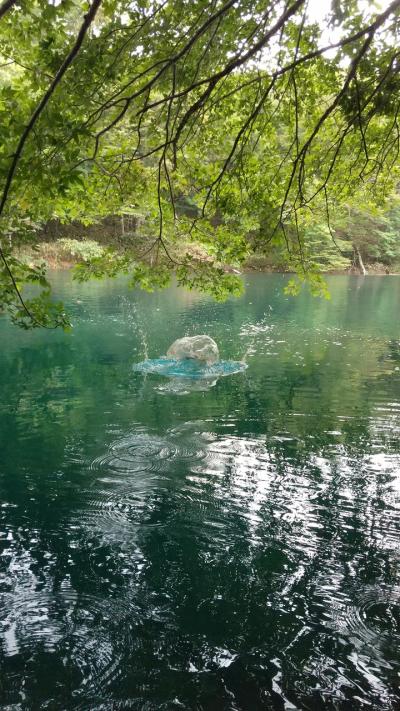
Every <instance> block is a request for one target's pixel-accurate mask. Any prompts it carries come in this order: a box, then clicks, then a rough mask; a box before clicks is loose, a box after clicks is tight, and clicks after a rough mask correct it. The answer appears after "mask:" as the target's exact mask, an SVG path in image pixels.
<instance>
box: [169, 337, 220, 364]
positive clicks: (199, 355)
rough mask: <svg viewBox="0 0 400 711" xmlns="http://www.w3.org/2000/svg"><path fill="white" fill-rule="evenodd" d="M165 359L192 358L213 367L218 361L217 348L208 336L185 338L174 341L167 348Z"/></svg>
mask: <svg viewBox="0 0 400 711" xmlns="http://www.w3.org/2000/svg"><path fill="white" fill-rule="evenodd" d="M167 358H175V359H176V360H185V358H194V359H196V360H199V361H201V362H202V363H205V364H206V365H213V363H218V361H219V352H218V346H217V344H216V343H215V341H214V340H213V339H212V338H210V336H186V337H185V338H178V340H176V341H174V343H173V344H172V345H171V346H170V347H169V348H168V351H167Z"/></svg>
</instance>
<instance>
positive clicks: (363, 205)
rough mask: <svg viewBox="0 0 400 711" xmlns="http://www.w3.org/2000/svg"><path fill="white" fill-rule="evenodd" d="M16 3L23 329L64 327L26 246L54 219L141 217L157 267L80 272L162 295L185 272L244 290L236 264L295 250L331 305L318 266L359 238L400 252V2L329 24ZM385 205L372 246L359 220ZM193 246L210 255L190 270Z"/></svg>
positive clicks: (188, 5) (222, 10) (219, 293)
mask: <svg viewBox="0 0 400 711" xmlns="http://www.w3.org/2000/svg"><path fill="white" fill-rule="evenodd" d="M7 8H8V12H6V11H5V10H4V12H1V14H0V54H1V57H2V66H1V67H0V131H1V136H2V145H1V146H0V181H1V186H2V188H1V189H2V193H0V220H1V222H2V226H1V235H2V238H1V248H0V258H1V262H2V267H1V273H0V278H1V285H2V286H1V303H2V308H3V310H6V311H10V312H11V313H12V316H13V318H14V320H15V321H16V322H18V320H19V318H20V317H21V319H22V321H21V323H22V324H23V325H25V326H26V325H32V326H33V325H38V324H44V325H48V324H49V319H50V321H51V323H52V325H55V326H56V325H63V324H64V321H63V319H64V317H63V316H62V307H60V310H59V311H57V312H55V311H54V309H55V306H54V305H51V301H50V300H49V298H50V297H49V292H48V288H49V287H48V284H47V282H46V283H44V282H43V283H42V282H41V281H40V279H39V280H38V279H37V272H36V271H35V269H36V268H30V267H27V266H26V265H25V266H24V265H23V264H22V263H20V262H19V261H18V260H17V259H16V257H15V252H13V249H14V246H16V245H18V241H21V239H22V240H23V239H25V238H26V239H28V236H27V235H25V237H24V236H23V232H24V230H23V229H20V227H19V226H20V225H24V224H31V225H37V224H39V223H43V222H45V221H46V220H49V219H52V218H58V219H60V220H61V221H63V222H66V223H68V222H70V221H72V220H80V221H81V222H83V223H84V224H90V223H91V222H96V221H98V220H99V219H100V218H101V217H103V216H105V215H108V214H134V215H137V216H138V221H139V222H140V228H139V230H138V240H139V241H140V240H141V237H142V236H144V235H145V236H146V239H148V240H149V247H148V248H146V250H145V253H143V254H142V255H140V254H137V253H136V254H135V255H134V256H133V254H129V249H128V247H127V249H126V253H124V254H122V255H117V254H116V253H113V252H106V253H104V254H93V255H92V257H93V258H90V259H89V257H90V255H89V254H87V256H86V257H85V256H83V260H84V261H85V259H87V263H86V264H83V265H82V267H81V269H80V270H78V275H79V278H87V277H88V276H95V277H101V276H103V275H105V274H111V275H115V274H117V273H118V272H120V271H123V272H125V273H129V274H131V282H132V284H135V285H141V286H142V287H144V288H148V289H149V288H158V287H161V286H164V285H165V284H167V283H168V282H169V279H170V276H171V274H172V273H175V274H176V276H177V278H178V281H179V283H181V284H183V285H185V286H187V287H189V288H201V289H205V290H207V291H209V292H210V293H212V294H213V295H214V296H215V297H216V298H225V297H226V295H227V294H229V293H237V292H238V290H239V289H240V284H239V281H238V279H237V278H236V277H235V276H234V275H233V274H227V273H226V272H225V271H224V269H223V265H224V264H225V263H228V264H230V265H232V266H237V265H239V264H240V263H241V262H242V261H243V260H244V259H245V258H246V257H247V256H248V255H249V253H250V251H251V249H255V250H256V251H258V252H261V253H263V254H269V253H271V252H274V253H275V254H276V255H279V258H280V259H281V260H282V262H283V263H284V264H285V265H286V267H287V268H291V269H295V270H296V272H297V273H298V278H299V280H300V282H302V281H304V280H306V281H308V283H310V285H311V288H312V290H313V291H318V292H320V291H321V290H322V291H323V286H322V282H321V279H320V276H319V272H320V271H321V270H322V271H323V270H325V269H326V268H328V267H332V266H335V265H336V266H337V265H340V267H339V266H338V268H341V267H343V266H344V265H345V264H348V262H349V261H350V262H351V259H352V247H351V244H350V243H351V242H352V244H353V247H354V248H357V249H358V250H359V251H360V253H363V252H364V253H365V254H367V253H368V254H369V255H371V257H373V258H379V259H382V260H387V259H391V258H392V257H393V258H394V257H396V258H397V254H398V246H397V240H396V235H397V232H396V230H397V227H398V225H397V226H396V225H395V220H393V218H390V219H391V220H392V221H391V222H390V225H392V226H393V229H392V227H390V228H389V223H387V222H386V219H387V218H386V217H382V214H383V213H382V209H383V208H384V207H385V201H386V200H387V198H388V196H390V195H392V194H393V192H394V190H395V188H396V186H397V183H398V180H399V164H398V155H399V135H400V132H399V124H398V116H399V111H400V104H399V88H400V83H399V82H400V80H399V70H400V61H399V57H398V51H397V49H396V46H397V45H396V43H397V37H398V32H399V25H400V0H393V2H391V3H390V4H387V5H386V6H385V8H384V9H381V10H379V9H377V8H376V7H375V5H374V4H371V5H370V6H369V8H365V3H362V2H361V1H360V2H358V1H357V0H341V2H339V3H338V2H336V1H335V2H334V3H332V8H331V10H330V11H329V13H328V16H327V18H326V21H320V22H316V21H315V18H313V16H312V15H311V14H310V11H309V9H308V7H307V2H306V0H292V1H291V3H289V4H286V5H284V4H282V3H281V2H278V1H277V0H270V1H269V2H267V3H266V2H265V1H262V0H256V2H254V0H239V2H237V1H236V0H235V1H234V0H226V1H225V2H223V1H222V0H215V2H212V3H210V2H205V0H190V2H189V0H174V2H172V0H165V1H164V2H160V0H157V1H156V2H155V3H148V1H147V0H137V2H135V3H132V2H131V1H130V0H92V2H91V3H90V5H88V3H87V2H86V0H64V2H61V3H49V2H48V0H32V1H31V2H29V3H28V2H25V0H11V2H9V3H7ZM326 27H328V28H329V27H330V28H334V36H335V40H334V41H332V40H331V39H330V36H329V31H327V30H326ZM346 210H347V218H348V215H349V214H350V216H353V217H351V219H352V220H353V222H352V223H351V224H350V222H351V220H350V222H347V223H345V222H344V220H345V219H347V218H345V215H346ZM374 211H376V220H375V221H374V224H373V225H371V230H370V232H369V233H368V236H367V239H365V235H364V236H363V234H362V230H363V229H364V228H363V227H362V220H360V215H370V214H371V212H372V213H373V212H374ZM353 218H354V219H353ZM367 223H368V220H367ZM368 224H369V225H370V222H369V223H368ZM16 226H17V227H16ZM16 233H18V234H21V237H20V238H19V237H17V238H15V234H16ZM350 233H351V235H350ZM249 236H250V238H249ZM29 239H31V238H30V237H29ZM188 240H189V241H192V242H193V243H194V244H196V245H199V246H200V247H201V248H202V249H204V250H205V253H206V255H207V257H206V259H205V260H196V259H194V258H192V257H189V256H187V257H185V258H184V259H183V260H177V259H176V258H175V256H174V245H176V244H178V243H181V242H183V241H188ZM10 241H11V252H10ZM345 243H348V245H349V249H346V244H345ZM89 251H90V249H89ZM149 255H150V256H151V260H150V261H151V268H149V267H148V265H147V262H148V261H149V259H148V258H149ZM41 273H42V272H41ZM43 278H44V277H43ZM32 282H35V283H37V284H39V285H41V284H42V286H43V289H44V291H43V296H42V297H41V298H40V299H39V301H38V300H36V301H33V302H32V301H31V302H30V303H29V305H28V303H27V302H25V301H24V296H23V294H22V291H21V290H22V289H23V288H24V284H28V285H29V284H31V283H32ZM21 310H22V311H21ZM29 314H30V316H29Z"/></svg>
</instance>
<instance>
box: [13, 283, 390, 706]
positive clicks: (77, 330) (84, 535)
mask: <svg viewBox="0 0 400 711" xmlns="http://www.w3.org/2000/svg"><path fill="white" fill-rule="evenodd" d="M246 282H247V283H248V286H247V290H246V294H245V295H244V296H243V298H241V299H240V300H238V301H236V300H232V301H229V302H227V303H225V304H215V303H213V302H212V301H211V300H209V299H208V298H205V297H202V296H199V295H195V294H190V293H186V292H183V291H180V290H177V289H170V290H168V291H166V292H162V293H159V294H153V295H149V294H144V293H140V292H129V291H127V290H126V289H125V286H124V284H123V283H122V282H106V283H93V284H88V285H85V286H83V287H81V286H78V285H76V284H73V283H71V282H70V280H69V278H68V276H66V275H58V276H57V277H56V290H57V292H58V294H60V295H61V296H62V297H63V298H64V299H65V301H66V302H67V305H68V307H69V309H70V311H71V312H72V315H73V320H74V324H75V327H74V330H73V333H72V334H70V335H66V334H62V333H58V332H57V333H48V332H33V333H24V332H20V331H18V330H16V329H15V328H12V327H11V326H9V325H8V324H7V322H6V321H5V320H4V319H3V320H1V321H0V343H1V351H0V387H1V390H0V393H1V399H0V453H1V454H0V707H1V708H2V709H12V710H13V711H14V710H15V711H18V710H19V709H24V710H25V709H57V710H59V709H90V710H92V709H99V710H100V709H101V710H104V709H106V710H118V709H133V710H136V709H137V710H139V709H140V711H142V710H146V711H149V710H151V711H153V710H154V711H155V710H157V711H158V710H159V709H163V710H168V711H169V710H171V711H172V710H173V709H177V710H178V709H194V710H196V711H203V710H204V711H220V710H222V711H227V710H229V711H242V710H244V711H258V710H261V709H262V710H263V709H278V710H282V709H284V710H288V711H289V710H293V709H305V710H309V709H312V710H313V711H314V710H315V711H319V710H320V709H335V710H336V709H344V710H346V711H347V710H349V711H350V710H351V711H352V710H353V709H363V710H364V709H393V710H394V711H395V710H396V709H399V708H400V690H399V669H400V666H399V661H400V652H399V647H400V645H399V642H400V580H399V573H400V548H399V540H400V441H399V434H400V333H399V325H400V324H399V305H400V278H397V277H389V276H388V277H367V278H366V279H361V278H357V277H332V278H331V279H330V280H329V284H330V288H331V293H332V299H331V301H330V302H327V301H319V300H316V299H313V298H312V297H310V296H308V295H307V294H303V295H301V296H300V297H298V298H291V297H290V298H287V297H285V296H284V295H283V294H282V288H283V286H284V283H285V277H282V276H278V275H276V276H275V275H274V276H265V275H256V276H252V277H246ZM196 333H207V334H209V335H210V336H212V337H213V338H214V339H215V340H216V341H217V342H218V345H219V347H220V352H221V357H222V358H223V359H224V360H233V361H243V360H245V361H246V363H247V365H248V367H247V369H246V370H245V371H244V372H239V373H236V374H232V375H230V376H228V377H222V378H218V377H216V378H210V379H209V381H208V382H204V383H198V382H190V380H189V379H186V381H184V382H182V380H179V378H178V379H177V378H167V377H163V376H162V375H157V374H146V373H141V372H135V371H134V369H133V366H134V364H135V363H138V362H140V361H143V360H145V359H148V358H159V357H160V356H162V355H163V354H165V353H166V351H167V348H168V346H169V345H170V343H171V342H172V341H173V340H175V339H176V338H178V337H180V336H182V335H194V334H196Z"/></svg>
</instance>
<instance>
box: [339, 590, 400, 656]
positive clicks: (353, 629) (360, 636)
mask: <svg viewBox="0 0 400 711" xmlns="http://www.w3.org/2000/svg"><path fill="white" fill-rule="evenodd" d="M356 597H357V603H356V604H354V605H348V606H347V607H346V608H345V610H344V611H343V616H341V617H340V619H339V620H338V624H339V628H340V630H341V631H342V632H345V633H346V634H348V635H349V636H351V637H352V638H355V639H356V640H357V641H358V644H359V645H361V646H364V645H368V646H370V647H371V651H374V650H375V652H377V651H378V650H379V649H380V648H381V647H382V645H383V644H385V642H386V643H387V642H389V641H391V642H394V641H395V639H396V640H397V642H398V643H400V587H393V588H391V589H382V588H379V587H377V586H370V587H368V588H366V589H365V590H364V591H360V590H358V591H357V595H356Z"/></svg>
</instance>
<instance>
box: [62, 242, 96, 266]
mask: <svg viewBox="0 0 400 711" xmlns="http://www.w3.org/2000/svg"><path fill="white" fill-rule="evenodd" d="M59 244H60V245H61V247H62V250H63V252H65V254H68V255H71V256H72V257H78V259H81V260H82V261H83V262H90V261H91V260H92V259H98V258H99V257H102V256H103V254H104V251H105V250H104V247H102V246H101V245H100V244H99V243H98V242H96V240H94V239H87V240H84V241H82V240H78V239H70V238H63V239H60V240H59Z"/></svg>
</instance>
